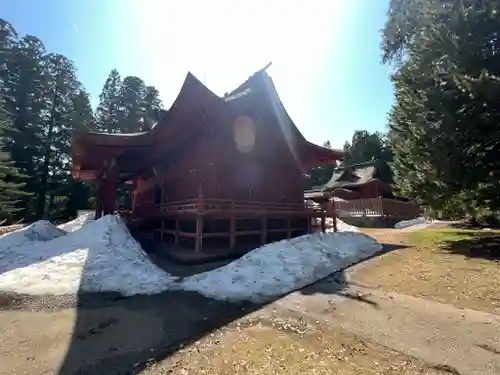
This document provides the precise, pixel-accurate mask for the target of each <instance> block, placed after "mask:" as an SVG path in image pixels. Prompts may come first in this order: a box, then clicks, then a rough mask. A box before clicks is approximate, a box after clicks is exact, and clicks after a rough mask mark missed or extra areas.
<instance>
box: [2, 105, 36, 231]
mask: <svg viewBox="0 0 500 375" xmlns="http://www.w3.org/2000/svg"><path fill="white" fill-rule="evenodd" d="M2 102H3V101H2V99H1V98H0V222H1V223H2V224H3V223H5V222H7V223H12V222H14V221H16V219H17V218H19V217H20V216H21V215H22V214H23V200H24V199H26V198H27V196H28V195H29V194H28V193H26V192H25V191H24V190H23V188H24V180H25V178H26V176H23V175H21V174H20V173H19V171H18V169H17V168H16V167H15V165H14V162H13V161H12V160H11V158H10V153H9V152H8V151H5V150H4V148H5V143H4V136H3V135H4V134H5V132H6V130H8V129H11V126H12V124H11V121H10V117H9V115H8V113H7V112H6V111H5V109H4V106H3V103H2Z"/></svg>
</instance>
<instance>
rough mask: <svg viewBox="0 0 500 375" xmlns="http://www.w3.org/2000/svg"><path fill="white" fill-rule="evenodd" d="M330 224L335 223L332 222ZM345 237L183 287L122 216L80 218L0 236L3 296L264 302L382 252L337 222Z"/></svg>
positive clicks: (291, 247) (295, 246) (323, 238)
mask: <svg viewBox="0 0 500 375" xmlns="http://www.w3.org/2000/svg"><path fill="white" fill-rule="evenodd" d="M327 220H330V222H329V223H327V224H332V222H331V220H332V219H327ZM337 226H338V228H339V231H340V232H339V233H315V234H311V235H305V236H301V237H297V238H294V239H290V240H283V241H279V242H275V243H271V244H268V245H265V246H262V247H260V248H258V249H255V250H253V251H251V252H249V253H247V254H246V255H244V256H243V257H241V258H240V259H237V260H235V261H234V262H232V263H230V264H228V265H226V266H225V267H222V268H219V269H216V270H213V271H210V272H205V273H201V274H197V275H194V276H191V277H188V278H185V279H184V280H182V281H180V282H177V281H178V278H176V277H174V276H172V275H170V274H168V273H166V272H164V271H163V270H161V269H160V268H158V267H157V266H156V265H155V264H154V263H152V262H151V261H150V259H149V258H148V256H147V255H146V253H145V252H144V251H143V249H142V248H141V246H140V245H139V243H137V241H135V240H134V239H133V238H132V236H131V235H130V233H129V231H128V229H127V228H126V226H125V224H124V223H123V221H122V220H121V219H120V218H119V217H118V216H105V217H103V218H101V219H99V220H96V221H93V220H92V216H91V214H82V215H80V216H79V217H78V218H76V219H75V220H73V221H70V222H69V223H66V224H63V225H61V226H59V228H58V227H56V226H54V225H53V224H51V223H50V222H48V221H39V222H36V223H34V224H32V225H30V226H29V227H26V228H23V229H21V230H18V231H16V232H13V233H9V234H7V235H5V236H2V237H0V290H4V291H15V292H18V293H27V294H73V293H76V292H78V291H80V292H119V293H121V294H122V295H125V296H130V295H134V294H154V293H159V292H162V291H165V290H168V289H184V290H191V291H197V292H199V293H201V294H204V295H205V296H208V297H213V298H217V299H223V300H233V301H234V300H250V301H255V302H262V301H265V300H268V299H271V298H272V297H276V296H280V295H283V294H286V293H288V292H291V291H293V290H296V289H299V288H301V287H303V286H306V285H308V284H311V283H313V282H315V281H317V280H319V279H321V278H323V277H326V276H328V275H329V274H331V273H333V272H336V271H338V270H341V269H343V268H345V267H348V266H349V265H351V264H354V263H356V262H359V261H360V260H362V259H365V258H367V257H369V256H371V255H373V254H374V253H375V252H377V251H379V250H380V249H381V245H380V244H379V243H378V242H377V241H376V240H374V239H373V238H371V237H369V236H366V235H364V234H362V233H359V232H358V229H357V228H356V227H353V226H351V225H348V224H346V223H344V222H343V221H341V220H337Z"/></svg>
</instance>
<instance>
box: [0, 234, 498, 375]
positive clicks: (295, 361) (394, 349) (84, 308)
mask: <svg viewBox="0 0 500 375" xmlns="http://www.w3.org/2000/svg"><path fill="white" fill-rule="evenodd" d="M429 231H432V230H431V229H429V230H427V229H426V230H425V231H421V232H422V233H429ZM367 232H368V233H369V234H370V235H372V236H374V237H376V238H377V239H378V240H379V241H381V242H383V243H384V244H386V246H385V249H386V250H387V252H386V253H385V254H383V255H381V256H379V257H376V258H373V259H372V260H369V261H367V262H365V263H363V264H361V265H357V266H355V267H352V268H351V269H349V270H347V271H346V272H342V273H338V274H336V275H334V276H333V277H330V278H328V279H325V280H322V281H320V282H318V283H317V284H314V285H312V286H310V287H308V288H305V289H304V290H302V291H298V292H295V293H292V294H291V295H289V296H287V297H285V298H283V299H280V300H278V301H276V302H273V303H271V304H269V305H267V306H256V305H251V304H238V305H236V304H229V303H224V302H220V301H214V300H211V299H208V298H205V297H202V296H201V295H199V294H196V293H188V292H167V293H163V294H161V295H156V296H137V297H132V298H126V299H123V298H119V297H118V296H116V295H98V296H97V295H81V296H77V297H74V296H63V297H58V298H55V297H40V298H30V297H26V296H24V297H23V296H7V295H3V296H2V297H0V332H1V334H2V340H0V358H2V360H1V361H0V375H24V374H33V375H37V374H64V375H66V374H106V375H113V374H139V373H141V374H147V375H159V374H183V375H185V374H214V373H216V374H228V375H229V374H237V373H238V374H240V373H248V374H299V373H301V374H302V373H311V374H389V375H391V374H407V375H413V374H461V375H466V374H496V373H499V372H500V362H499V360H500V342H499V340H500V317H499V316H498V315H492V314H488V313H495V312H497V310H496V307H495V306H496V305H495V295H496V291H495V290H494V288H496V290H498V286H496V284H495V282H496V281H495V280H498V272H497V273H496V274H495V273H494V272H495V270H496V271H498V263H497V262H495V261H494V260H492V259H485V258H484V257H467V256H465V255H462V254H456V253H453V254H451V253H450V251H448V250H446V251H445V249H444V248H443V246H441V245H439V246H438V245H437V244H435V243H434V242H432V241H434V240H435V238H434V237H431V239H429V238H428V237H425V236H424V238H422V237H419V235H418V234H416V233H417V232H415V233H413V232H406V231H400V230H384V229H373V230H367ZM429 241H431V242H429ZM440 244H441V243H440ZM440 246H441V247H440ZM474 270H476V271H474ZM477 270H480V271H477ZM191 271H192V270H191ZM191 271H182V272H183V273H184V272H186V274H190V273H192V272H191ZM196 271H197V270H195V271H194V272H196ZM179 272H181V271H179ZM198 272H199V271H198ZM476 274H481V275H485V276H486V277H487V278H488V280H490V281H491V280H492V279H493V282H487V281H485V280H480V278H474V277H472V276H471V275H476ZM495 277H496V279H495ZM463 278H465V280H466V281H464V280H462V279H463ZM349 283H352V284H351V285H349ZM357 285H360V287H359V288H358V289H357V290H355V289H356V288H357ZM355 286H356V287H355ZM475 291H480V293H474V292H475ZM476 294H477V295H476ZM411 296H416V297H424V298H425V299H424V300H421V299H415V298H414V297H411ZM433 301H437V302H444V303H447V305H441V304H437V303H436V302H433ZM448 304H449V305H448ZM452 305H454V306H457V307H469V308H474V309H479V310H483V311H485V312H484V313H482V312H481V313H480V312H476V311H461V310H458V309H456V308H455V307H453V306H452ZM492 306H493V307H492ZM464 332H468V333H467V335H466V336H463V337H462V335H463V333H464ZM455 343H457V344H458V345H455ZM464 353H465V354H466V355H462V354H464ZM468 356H469V357H468ZM474 361H476V362H477V363H476V362H474ZM455 364H456V366H455Z"/></svg>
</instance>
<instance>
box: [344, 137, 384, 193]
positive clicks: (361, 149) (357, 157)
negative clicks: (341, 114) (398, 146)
mask: <svg viewBox="0 0 500 375" xmlns="http://www.w3.org/2000/svg"><path fill="white" fill-rule="evenodd" d="M343 151H344V152H345V154H344V159H343V165H352V164H359V163H364V162H370V161H375V160H376V161H377V166H378V168H379V174H380V179H381V180H382V181H384V182H387V183H392V171H391V167H390V166H389V164H390V163H391V162H392V149H391V145H390V144H389V140H388V139H387V136H386V135H384V134H382V133H380V132H375V133H369V132H368V131H366V130H356V131H355V132H354V134H353V136H352V139H351V142H345V143H344V147H343Z"/></svg>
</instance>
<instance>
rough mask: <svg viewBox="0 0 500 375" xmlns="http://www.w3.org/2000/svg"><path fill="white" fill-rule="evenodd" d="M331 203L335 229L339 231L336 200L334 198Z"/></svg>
mask: <svg viewBox="0 0 500 375" xmlns="http://www.w3.org/2000/svg"><path fill="white" fill-rule="evenodd" d="M330 204H331V206H330V207H331V211H332V219H333V231H334V232H335V233H337V232H338V228H337V209H336V208H335V200H334V198H332V200H331V201H330Z"/></svg>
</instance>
